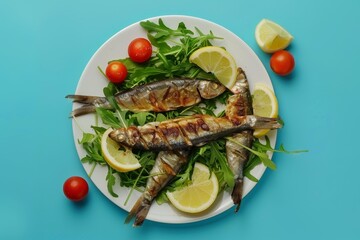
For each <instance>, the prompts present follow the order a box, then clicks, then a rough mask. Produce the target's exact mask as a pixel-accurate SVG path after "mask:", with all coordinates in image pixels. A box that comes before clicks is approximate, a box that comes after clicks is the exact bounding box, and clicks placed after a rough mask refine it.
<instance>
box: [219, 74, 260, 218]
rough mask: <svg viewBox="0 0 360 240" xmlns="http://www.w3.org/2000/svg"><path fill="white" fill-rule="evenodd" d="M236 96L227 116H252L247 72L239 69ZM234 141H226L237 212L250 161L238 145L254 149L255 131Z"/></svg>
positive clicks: (232, 100) (236, 135) (228, 103)
mask: <svg viewBox="0 0 360 240" xmlns="http://www.w3.org/2000/svg"><path fill="white" fill-rule="evenodd" d="M231 91H232V92H233V93H235V94H234V95H232V96H230V97H229V98H228V102H227V105H226V109H225V114H226V116H228V117H234V116H246V115H252V114H253V109H252V99H251V94H250V89H249V84H248V81H247V77H246V74H245V72H244V71H243V70H242V69H241V68H239V69H238V75H237V81H236V83H235V85H234V87H233V88H232V89H231ZM232 138H233V140H234V141H229V140H227V141H226V145H225V147H226V156H227V162H228V165H229V167H230V169H231V171H232V172H233V174H234V178H235V179H234V187H233V190H232V193H231V198H232V200H233V202H234V204H235V206H236V207H235V212H237V211H239V209H240V204H241V200H242V195H243V194H242V193H243V185H244V167H245V165H246V163H247V161H248V160H249V155H250V152H249V151H248V150H247V149H246V148H244V147H242V146H241V145H239V144H237V143H240V144H242V145H244V146H246V147H248V148H251V147H252V143H253V141H254V137H253V130H251V129H249V130H246V131H242V132H241V133H237V134H234V135H233V136H232Z"/></svg>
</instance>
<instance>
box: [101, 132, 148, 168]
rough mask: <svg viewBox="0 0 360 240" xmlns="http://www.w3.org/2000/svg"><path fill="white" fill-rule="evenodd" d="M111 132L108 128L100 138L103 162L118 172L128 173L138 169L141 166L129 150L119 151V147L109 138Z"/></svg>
mask: <svg viewBox="0 0 360 240" xmlns="http://www.w3.org/2000/svg"><path fill="white" fill-rule="evenodd" d="M112 130H113V129H111V128H109V129H108V130H106V131H105V133H104V134H103V136H102V137H101V152H102V155H103V157H104V159H105V161H106V162H107V163H108V164H109V165H110V166H111V167H112V168H113V169H115V170H117V171H119V172H129V171H133V170H135V169H138V168H140V167H141V165H140V163H139V161H138V159H137V158H136V157H135V155H134V154H133V153H132V152H131V150H130V149H128V148H126V150H125V151H123V150H119V145H118V144H117V143H116V142H115V141H114V140H112V139H111V138H109V133H110V132H112Z"/></svg>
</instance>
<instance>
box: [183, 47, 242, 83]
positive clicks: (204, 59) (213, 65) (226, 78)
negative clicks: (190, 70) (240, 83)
mask: <svg viewBox="0 0 360 240" xmlns="http://www.w3.org/2000/svg"><path fill="white" fill-rule="evenodd" d="M189 61H190V62H192V63H195V64H196V65H197V66H199V67H200V68H201V69H202V70H204V71H205V72H211V73H213V74H214V75H215V77H216V78H217V79H218V80H219V81H220V82H221V83H222V84H223V85H224V86H225V87H227V88H229V89H230V88H231V87H232V86H233V85H234V84H235V81H236V76H237V67H236V63H235V60H234V58H233V56H231V54H230V53H229V52H228V51H226V50H225V49H223V48H221V47H215V46H208V47H202V48H199V49H198V50H196V51H195V52H193V53H192V54H191V55H190V58H189Z"/></svg>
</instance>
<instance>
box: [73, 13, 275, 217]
mask: <svg viewBox="0 0 360 240" xmlns="http://www.w3.org/2000/svg"><path fill="white" fill-rule="evenodd" d="M159 18H161V19H163V21H164V23H165V24H166V25H168V26H170V27H172V28H175V27H177V25H178V24H179V22H184V23H185V25H186V26H187V28H189V29H191V30H194V27H198V28H199V29H200V30H201V31H202V32H204V33H208V32H209V31H212V32H213V33H214V34H215V35H216V36H219V37H222V38H223V40H216V41H213V42H212V43H213V45H217V46H223V47H225V48H226V49H227V50H228V51H229V52H230V53H231V54H232V55H233V56H234V58H235V61H236V63H237V65H238V66H240V67H242V68H243V69H244V71H245V72H246V75H247V77H248V80H249V84H250V89H252V88H253V86H254V85H255V84H256V83H257V82H263V83H265V84H267V85H268V86H269V87H271V88H272V84H271V80H270V78H269V75H268V74H267V72H266V70H265V68H264V66H263V65H262V63H261V61H260V60H259V58H258V57H257V56H256V54H255V53H254V52H253V51H252V50H251V48H250V47H249V46H248V45H247V44H246V43H245V42H244V41H242V40H241V39H240V38H239V37H238V36H236V35H235V34H233V33H232V32H230V31H229V30H227V29H225V28H224V27H222V26H220V25H217V24H215V23H212V22H209V21H207V20H204V19H200V18H195V17H189V16H161V17H154V18H151V19H149V20H150V21H156V22H157V20H158V19H159ZM136 37H146V32H145V31H144V30H143V29H142V28H141V26H140V25H139V23H135V24H133V25H130V26H128V27H126V28H125V29H123V30H121V31H119V32H118V33H116V34H115V35H114V36H113V37H111V38H110V39H109V40H108V41H106V42H105V43H104V44H103V45H102V46H101V47H100V48H99V49H98V50H97V51H96V53H95V54H94V55H93V57H92V58H91V59H90V61H89V63H88V64H87V66H86V68H85V69H84V72H83V73H82V75H81V78H80V81H79V83H78V86H77V89H76V94H84V95H95V96H103V93H102V89H103V87H105V86H106V85H107V80H105V79H104V77H103V76H102V75H101V73H100V72H99V70H98V69H97V67H98V66H100V67H101V68H102V69H105V68H106V66H107V62H108V61H109V60H112V59H119V58H125V57H127V46H128V44H129V43H130V41H131V40H133V39H134V38H136ZM77 107H79V105H78V104H76V103H74V105H73V108H77ZM76 121H77V124H78V125H77V124H76V123H75V122H74V121H73V132H74V139H75V144H76V149H77V152H78V154H79V157H80V158H83V157H84V156H85V155H86V153H85V151H84V149H83V148H82V147H81V145H79V144H78V139H81V138H82V130H83V131H85V132H92V129H91V128H90V126H91V125H94V124H95V118H94V115H93V114H89V115H86V116H82V117H78V118H77V119H76ZM79 127H80V128H81V129H82V130H80V128H79ZM270 140H271V143H272V145H273V146H274V145H275V141H276V131H272V132H271V134H270ZM270 157H271V156H270ZM83 166H84V168H85V170H86V172H87V173H89V172H90V171H91V168H92V166H91V165H89V164H83ZM264 171H265V167H264V166H263V165H259V166H257V167H256V168H255V169H254V170H253V171H252V174H253V175H254V176H255V177H257V178H258V179H260V178H261V176H262V175H263V173H264ZM106 174H107V167H101V166H97V167H96V168H95V170H94V172H93V174H92V175H91V180H92V181H93V182H94V184H95V185H96V186H97V187H98V188H99V190H100V191H101V192H102V193H103V194H104V195H105V196H106V197H107V198H109V199H110V200H111V201H112V202H114V203H115V204H116V205H118V206H119V207H121V208H122V209H124V210H126V211H129V210H130V209H131V208H132V206H133V204H134V203H135V201H136V200H137V199H138V197H139V196H140V194H141V193H139V192H136V191H134V193H133V194H132V195H131V198H130V200H129V202H128V203H127V205H124V202H125V199H126V197H127V195H128V192H129V189H127V188H120V187H119V186H118V185H119V184H118V183H117V184H116V185H117V187H115V188H114V190H115V192H116V193H117V194H118V195H119V197H118V198H114V197H112V196H111V195H110V194H109V193H108V190H107V187H106V180H105V177H106ZM255 184H256V183H254V182H252V181H250V180H248V179H245V182H244V196H245V195H246V194H248V193H249V192H250V191H251V189H252V188H253V187H254V186H255ZM247 204H251V203H247ZM232 207H233V203H232V200H231V197H230V194H229V193H228V192H224V193H223V194H221V195H220V196H219V197H218V199H217V201H216V203H215V204H214V206H213V207H211V209H208V210H207V211H206V212H203V213H201V214H196V215H189V214H184V213H181V212H179V211H177V210H176V209H174V208H173V207H172V206H170V205H169V204H162V205H158V204H157V203H156V202H154V203H153V205H152V207H151V209H150V211H149V214H148V215H147V219H148V220H152V221H157V222H163V223H189V222H196V221H200V220H204V219H207V218H210V217H213V216H216V215H218V214H220V213H222V212H224V211H226V210H228V209H229V208H232Z"/></svg>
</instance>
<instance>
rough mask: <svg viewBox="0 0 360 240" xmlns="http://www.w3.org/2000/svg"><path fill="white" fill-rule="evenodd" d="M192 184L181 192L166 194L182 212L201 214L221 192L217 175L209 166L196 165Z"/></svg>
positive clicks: (180, 190)
mask: <svg viewBox="0 0 360 240" xmlns="http://www.w3.org/2000/svg"><path fill="white" fill-rule="evenodd" d="M191 179H192V182H191V184H190V185H187V186H185V187H183V188H181V189H179V190H175V191H173V192H169V191H168V192H166V196H167V197H168V198H169V200H170V202H171V203H172V205H173V206H174V207H175V208H177V209H178V210H180V211H183V212H187V213H199V212H202V211H204V210H206V209H207V208H209V207H210V206H211V205H212V204H213V203H214V201H215V199H216V197H217V194H218V192H219V183H218V180H217V178H216V175H215V174H214V173H212V172H211V171H210V170H209V168H208V167H207V166H205V165H204V164H201V163H195V165H194V171H193V174H192V178H191Z"/></svg>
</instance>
